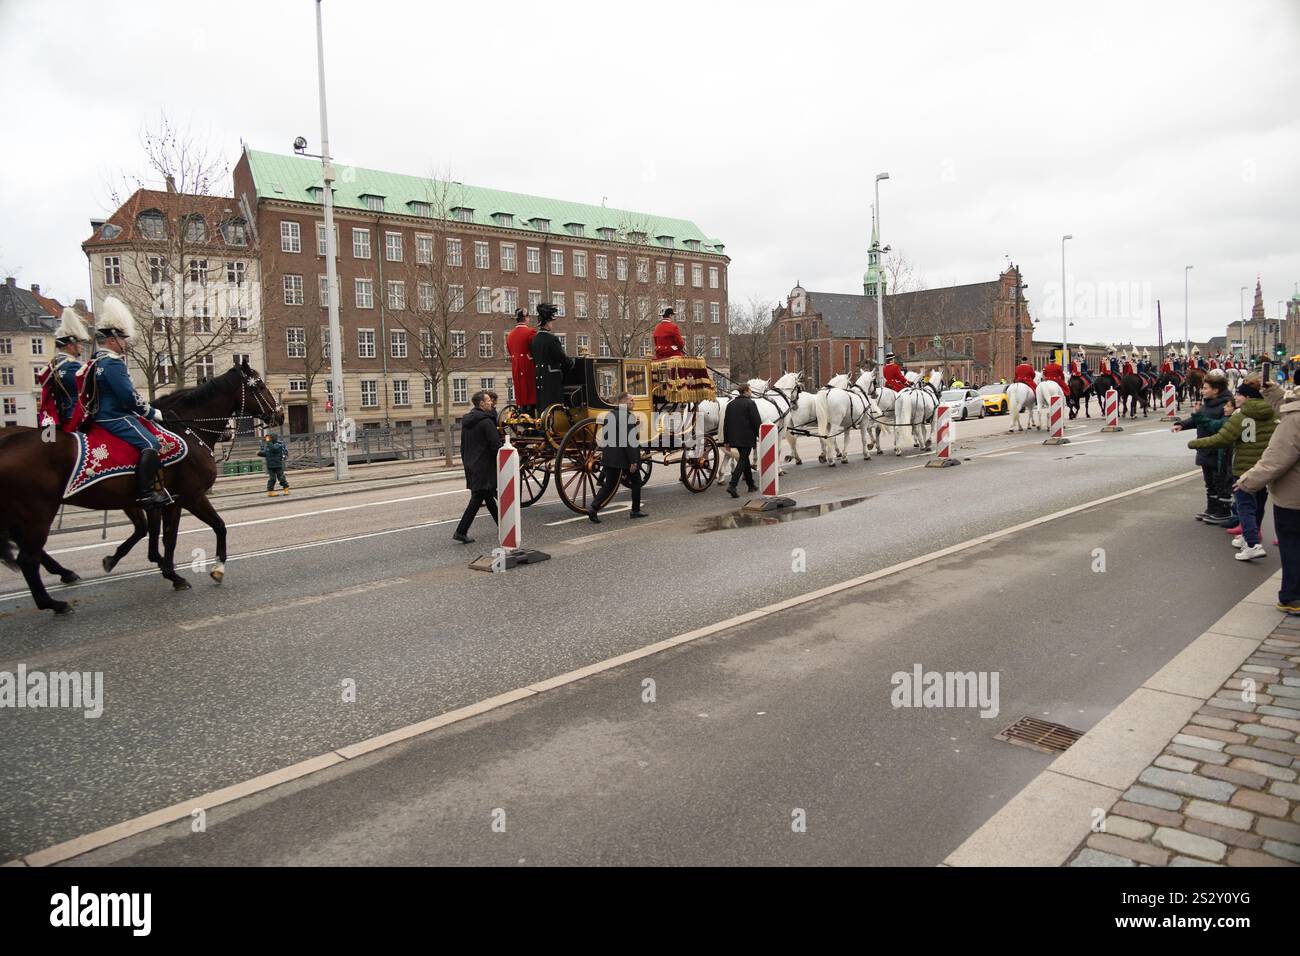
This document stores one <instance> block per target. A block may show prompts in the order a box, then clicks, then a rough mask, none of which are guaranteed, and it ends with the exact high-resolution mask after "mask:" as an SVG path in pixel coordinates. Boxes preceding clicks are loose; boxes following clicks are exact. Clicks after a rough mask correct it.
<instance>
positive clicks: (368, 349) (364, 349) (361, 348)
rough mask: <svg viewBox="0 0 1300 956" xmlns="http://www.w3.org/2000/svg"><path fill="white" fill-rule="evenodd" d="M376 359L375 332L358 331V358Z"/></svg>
mask: <svg viewBox="0 0 1300 956" xmlns="http://www.w3.org/2000/svg"><path fill="white" fill-rule="evenodd" d="M374 357H375V330H374V329H357V358H363V359H365V358H371V359H372V358H374Z"/></svg>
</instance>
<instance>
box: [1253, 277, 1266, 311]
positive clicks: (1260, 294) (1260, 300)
mask: <svg viewBox="0 0 1300 956" xmlns="http://www.w3.org/2000/svg"><path fill="white" fill-rule="evenodd" d="M1250 320H1251V321H1252V322H1262V321H1264V290H1263V288H1262V287H1261V286H1260V279H1259V276H1258V275H1256V276H1255V305H1254V307H1253V308H1251V310H1250Z"/></svg>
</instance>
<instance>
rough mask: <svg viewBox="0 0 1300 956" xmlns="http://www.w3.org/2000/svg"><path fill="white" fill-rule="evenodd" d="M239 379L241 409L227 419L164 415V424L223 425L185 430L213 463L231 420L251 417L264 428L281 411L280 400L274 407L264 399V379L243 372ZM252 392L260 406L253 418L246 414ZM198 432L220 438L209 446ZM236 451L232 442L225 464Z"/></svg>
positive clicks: (223, 459)
mask: <svg viewBox="0 0 1300 956" xmlns="http://www.w3.org/2000/svg"><path fill="white" fill-rule="evenodd" d="M239 377H240V380H241V381H240V388H239V409H238V410H237V411H234V412H231V413H230V414H229V415H227V416H226V417H225V418H179V417H171V416H168V415H167V414H166V413H164V415H163V418H164V422H165V421H166V420H168V419H170V420H171V421H173V422H176V423H178V424H184V425H195V424H197V423H199V422H220V423H221V425H220V427H218V428H202V427H200V428H186V429H185V434H187V435H189V436H191V437H192V438H193V439H194V440H195V441H197V442H198V443H199V444H200V445H202V446H203V447H204V449H205V450H206V451H207V453H208V454H209V455H210V456H211V457H212V460H213V461H216V459H217V453H216V451H215V449H214V447H213V446H215V445H217V444H219V443H220V442H221V438H220V436H221V435H222V434H224V433H225V431H226V426H227V425H229V424H230V420H231V419H232V418H233V419H235V420H238V419H241V418H249V417H252V418H256V419H257V420H258V421H260V422H261V423H262V425H263V427H265V426H266V425H270V424H272V423H273V422H274V421H275V415H276V413H278V412H279V410H280V403H279V401H278V400H277V401H276V402H275V404H274V405H268V404H267V401H266V399H264V398H263V397H262V394H261V390H260V386H262V385H263V384H264V383H263V381H262V379H260V378H258V377H257V376H255V375H245V374H244V373H243V372H241V373H240V376H239ZM250 391H251V392H252V394H253V399H254V401H256V403H257V406H258V407H257V410H256V412H255V413H254V414H253V415H252V416H249V415H247V414H246V412H248V411H249V408H248V401H247V396H248V393H249V392H250ZM198 432H203V433H205V434H210V435H216V436H218V437H217V439H216V441H214V442H212V444H211V445H209V444H208V443H207V442H206V441H204V440H203V439H202V438H201V437H200V436H199V435H198V434H197V433H198ZM234 449H235V443H234V442H233V441H232V442H231V443H230V444H229V445H228V446H227V447H226V454H225V456H224V457H223V458H222V459H221V460H222V461H223V462H224V461H229V460H230V455H231V453H232V452H233V451H234Z"/></svg>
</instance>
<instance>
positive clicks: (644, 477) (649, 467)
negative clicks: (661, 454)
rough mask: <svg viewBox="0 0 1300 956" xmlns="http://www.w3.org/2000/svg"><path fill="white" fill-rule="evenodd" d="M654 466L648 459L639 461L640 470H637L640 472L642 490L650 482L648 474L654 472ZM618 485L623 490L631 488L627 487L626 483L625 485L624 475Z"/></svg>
mask: <svg viewBox="0 0 1300 956" xmlns="http://www.w3.org/2000/svg"><path fill="white" fill-rule="evenodd" d="M654 465H655V463H654V462H653V461H651V460H650V459H649V458H642V459H641V468H640V469H639V470H640V472H641V487H642V488H644V487H645V485H646V482H647V481H649V480H650V472H652V471H653V470H654ZM619 484H620V485H622V486H623V487H624V488H629V487H631V486H630V485H628V483H627V476H626V475H624V476H623V478H622V480H621V481H619Z"/></svg>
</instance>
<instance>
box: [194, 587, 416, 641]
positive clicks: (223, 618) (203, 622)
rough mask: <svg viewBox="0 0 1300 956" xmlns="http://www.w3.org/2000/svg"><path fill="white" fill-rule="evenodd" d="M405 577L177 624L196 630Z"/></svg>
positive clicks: (365, 591)
mask: <svg viewBox="0 0 1300 956" xmlns="http://www.w3.org/2000/svg"><path fill="white" fill-rule="evenodd" d="M406 583H407V579H406V578H389V579H387V580H383V581H370V582H368V583H366V584H358V585H355V586H354V587H350V588H340V589H339V590H337V591H326V592H325V593H324V594H312V595H309V596H308V597H300V598H294V599H293V600H291V601H279V602H277V603H275V604H270V605H267V606H266V607H259V608H252V609H251V610H248V611H237V612H236V613H234V614H216V615H213V616H212V617H202V618H199V619H198V620H197V621H188V622H186V623H184V624H177V625H176V626H177V627H179V628H180V629H181V630H182V631H197V630H199V629H200V628H204V627H212V626H213V625H214V624H224V623H225V622H227V621H242V620H246V619H247V618H250V617H262V616H264V615H267V614H278V613H279V612H280V611H283V610H286V609H288V608H294V607H306V606H307V605H309V604H320V603H321V602H322V601H332V600H334V599H335V598H341V597H352V596H353V595H355V594H369V593H370V592H371V591H378V590H379V589H380V588H387V587H392V586H393V585H394V584H406Z"/></svg>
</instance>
